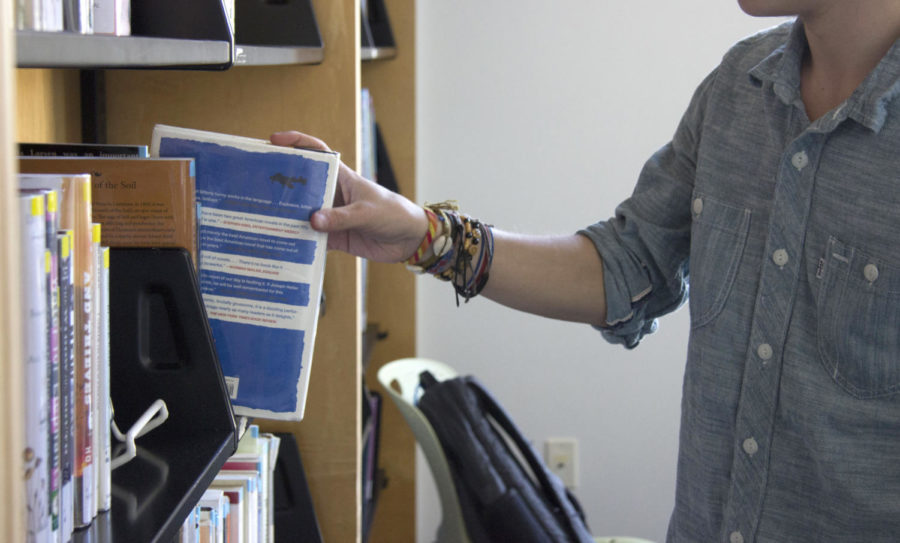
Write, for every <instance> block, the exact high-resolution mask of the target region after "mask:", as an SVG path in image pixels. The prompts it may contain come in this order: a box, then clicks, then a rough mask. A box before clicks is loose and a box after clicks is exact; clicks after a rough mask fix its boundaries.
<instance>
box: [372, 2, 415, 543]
mask: <svg viewBox="0 0 900 543" xmlns="http://www.w3.org/2000/svg"><path fill="white" fill-rule="evenodd" d="M384 7H385V8H386V9H387V14H388V15H389V16H390V23H391V27H392V30H393V35H394V40H395V43H396V47H395V49H396V53H395V54H394V55H392V56H391V57H390V58H385V59H377V58H376V59H372V60H366V61H364V62H363V63H362V85H363V87H366V88H368V89H369V90H370V92H371V94H372V100H373V103H374V107H375V118H376V120H377V122H378V124H379V126H380V127H381V132H382V135H383V136H384V140H385V145H386V146H387V148H388V152H389V153H390V158H391V165H392V166H393V169H394V174H395V176H396V178H397V183H398V185H399V187H400V193H401V194H403V195H404V196H406V197H407V198H410V199H411V200H413V201H414V202H415V201H417V200H416V193H415V189H416V184H415V179H416V171H415V169H416V155H415V149H416V131H415V127H416V122H415V121H416V119H415V108H414V106H413V104H415V103H416V89H415V64H416V55H415V41H416V34H415V16H416V13H415V0H384ZM368 273H369V284H368V288H367V294H368V300H367V308H368V319H369V321H370V322H372V323H375V324H377V325H378V328H379V330H381V331H383V332H386V333H387V337H386V338H385V339H384V340H382V341H379V342H378V343H377V344H376V345H375V346H374V347H373V349H372V359H371V362H370V363H369V366H368V368H366V384H367V385H368V386H369V387H370V388H372V389H374V390H378V389H379V388H380V385H379V384H378V379H377V377H376V374H377V372H378V369H379V368H381V366H383V365H384V364H386V363H387V362H390V361H391V360H396V359H398V358H405V357H408V356H414V355H415V350H416V320H415V276H414V275H413V274H411V273H410V272H409V271H407V270H406V269H405V268H404V267H403V266H397V265H393V264H378V263H374V262H373V263H370V264H369V272H368ZM382 398H383V402H382V405H383V413H382V430H381V444H382V447H381V451H380V457H379V461H380V465H381V467H382V468H383V469H384V470H385V474H386V476H387V478H388V484H387V487H386V488H385V489H384V490H383V491H382V492H381V494H380V496H379V498H378V502H377V504H376V506H375V515H374V520H373V523H372V528H371V532H370V535H369V543H393V542H397V541H415V534H416V522H415V520H416V517H415V503H416V499H415V491H416V469H415V465H416V461H415V438H414V437H413V435H412V432H411V431H410V429H409V426H408V425H407V423H406V421H405V420H404V419H403V416H402V415H401V414H400V411H399V410H398V409H397V408H396V406H395V405H394V403H393V402H391V401H390V400H389V399H388V398H389V396H388V394H387V393H386V392H384V391H382Z"/></svg>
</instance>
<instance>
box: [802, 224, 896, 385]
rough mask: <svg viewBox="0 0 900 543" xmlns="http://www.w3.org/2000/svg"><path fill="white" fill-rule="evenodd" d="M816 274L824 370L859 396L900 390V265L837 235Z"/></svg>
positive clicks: (820, 349)
mask: <svg viewBox="0 0 900 543" xmlns="http://www.w3.org/2000/svg"><path fill="white" fill-rule="evenodd" d="M816 276H817V278H818V279H820V280H821V282H822V283H821V285H820V290H819V301H818V313H819V325H818V332H817V343H818V346H819V355H820V356H819V358H820V360H821V361H822V364H823V365H824V366H825V369H826V370H827V371H828V372H829V373H830V374H831V376H832V378H833V379H834V380H835V381H836V382H837V383H838V384H839V385H840V386H841V387H842V388H843V389H844V390H846V391H847V392H849V393H850V394H851V395H853V396H854V397H857V398H861V399H865V398H874V397H878V396H885V395H888V394H893V393H895V392H897V391H900V267H897V266H896V265H894V264H893V263H887V262H885V261H884V260H883V258H879V257H878V255H872V254H867V253H865V252H863V251H861V250H859V249H856V248H854V247H851V246H849V245H846V244H844V243H842V242H841V241H839V240H837V239H835V238H833V237H832V238H830V239H829V241H828V247H827V251H826V254H825V255H824V256H823V257H822V259H821V260H820V261H819V267H818V271H817V274H816Z"/></svg>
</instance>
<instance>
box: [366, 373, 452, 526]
mask: <svg viewBox="0 0 900 543" xmlns="http://www.w3.org/2000/svg"><path fill="white" fill-rule="evenodd" d="M426 370H427V371H429V372H431V374H432V375H433V376H434V377H435V378H436V379H437V380H438V381H443V380H445V379H452V378H454V377H456V376H457V373H456V371H455V370H454V369H453V368H451V367H450V366H448V365H446V364H444V363H442V362H438V361H436V360H428V359H425V358H403V359H400V360H394V361H393V362H389V363H387V364H385V365H384V366H382V367H381V368H380V369H379V370H378V381H379V382H380V383H381V385H382V386H383V387H384V388H385V390H387V392H388V394H389V395H390V397H391V399H392V400H393V401H394V403H395V404H397V407H398V408H399V409H400V413H401V414H402V415H403V418H404V419H406V422H407V423H408V424H409V427H410V428H411V429H412V431H413V435H415V437H416V441H417V442H418V443H419V446H420V447H422V452H423V453H424V454H425V458H426V459H427V460H428V466H429V467H430V468H431V474H432V475H433V476H434V481H435V484H436V486H437V490H438V496H439V498H440V501H441V513H442V518H441V525H440V527H439V528H438V533H437V540H436V541H437V543H469V536H468V534H467V532H466V525H465V522H464V520H463V516H462V510H461V509H460V506H459V498H458V497H457V494H456V485H455V484H454V483H453V477H452V475H451V474H450V466H449V465H448V463H447V457H446V456H445V455H444V450H443V448H441V443H440V441H438V438H437V435H436V434H435V433H434V429H433V428H432V427H431V423H429V422H428V419H427V418H425V415H424V414H423V413H422V412H421V411H420V410H419V408H418V407H416V400H417V398H418V394H420V393H421V388H420V386H419V374H421V373H422V372H423V371H426ZM392 385H395V386H396V387H397V388H395V387H394V386H392Z"/></svg>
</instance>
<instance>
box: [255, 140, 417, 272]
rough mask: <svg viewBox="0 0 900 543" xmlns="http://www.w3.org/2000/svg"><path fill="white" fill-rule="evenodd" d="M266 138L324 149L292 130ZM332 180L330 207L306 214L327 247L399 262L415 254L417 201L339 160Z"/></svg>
mask: <svg viewBox="0 0 900 543" xmlns="http://www.w3.org/2000/svg"><path fill="white" fill-rule="evenodd" d="M270 139H271V141H272V143H274V144H276V145H282V146H285V147H299V148H305V149H316V150H323V151H325V150H329V148H328V146H327V145H326V144H325V143H324V142H323V141H321V140H319V139H317V138H314V137H312V136H309V135H306V134H302V133H300V132H295V131H290V132H277V133H275V134H272V136H271V138H270ZM337 183H338V186H337V190H336V191H335V197H334V207H332V208H330V209H321V210H319V211H317V212H315V213H314V214H313V215H312V217H311V218H310V222H311V224H312V227H313V228H314V229H315V230H318V231H320V232H327V233H328V234H329V235H328V248H329V249H339V250H341V251H344V252H347V253H350V254H353V255H356V256H360V257H363V258H368V259H369V260H373V261H377V262H402V261H404V260H406V259H408V258H409V257H410V255H412V254H413V253H415V251H416V248H417V247H418V246H419V244H420V243H421V242H422V239H423V238H424V237H425V233H426V231H427V230H428V219H427V217H426V216H425V211H424V210H423V209H422V208H421V207H420V206H418V205H416V204H414V203H413V202H411V201H409V200H408V199H406V198H404V197H403V196H400V195H399V194H397V193H395V192H391V191H389V190H387V189H385V188H383V187H381V186H380V185H378V184H376V183H374V182H372V181H370V180H368V179H365V178H363V177H362V176H360V175H359V174H358V173H356V172H355V171H354V170H353V169H352V168H350V167H348V166H347V165H346V164H344V163H343V162H342V163H341V168H340V172H339V173H338V180H337Z"/></svg>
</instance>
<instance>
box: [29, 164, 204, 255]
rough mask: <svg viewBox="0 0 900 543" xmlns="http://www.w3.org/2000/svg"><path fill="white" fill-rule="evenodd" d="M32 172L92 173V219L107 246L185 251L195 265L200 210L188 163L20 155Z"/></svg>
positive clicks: (191, 170) (191, 171)
mask: <svg viewBox="0 0 900 543" xmlns="http://www.w3.org/2000/svg"><path fill="white" fill-rule="evenodd" d="M19 168H20V170H21V171H23V172H28V173H48V174H54V173H57V174H58V173H64V174H76V173H90V174H91V176H92V178H93V179H92V182H93V187H92V188H93V194H92V197H93V201H92V218H93V221H94V222H98V223H101V224H102V225H103V240H102V244H103V245H104V246H106V247H182V248H184V249H187V250H188V251H189V252H190V253H191V256H192V257H193V258H194V263H195V264H196V263H197V250H198V243H197V206H196V196H195V185H194V165H193V161H192V160H190V159H154V158H137V157H133V158H112V157H20V159H19Z"/></svg>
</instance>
